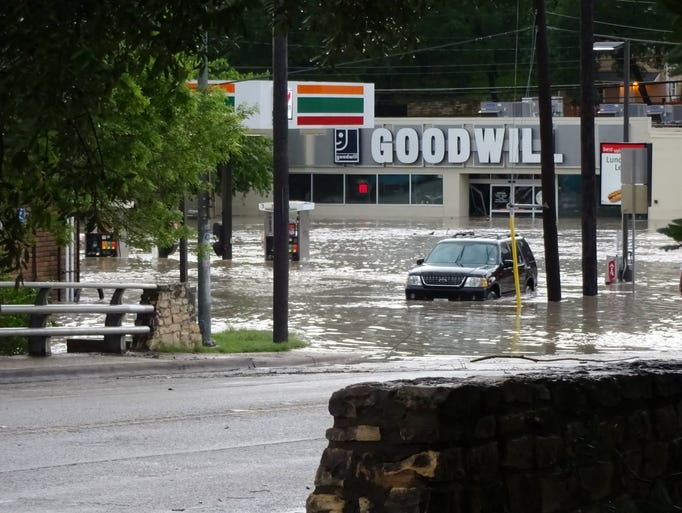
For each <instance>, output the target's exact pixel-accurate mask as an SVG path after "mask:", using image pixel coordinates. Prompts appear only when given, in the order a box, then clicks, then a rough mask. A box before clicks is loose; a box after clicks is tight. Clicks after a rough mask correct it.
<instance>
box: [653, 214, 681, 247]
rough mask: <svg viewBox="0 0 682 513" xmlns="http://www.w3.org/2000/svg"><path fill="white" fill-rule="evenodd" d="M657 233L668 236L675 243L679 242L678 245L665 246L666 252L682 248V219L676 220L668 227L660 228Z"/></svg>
mask: <svg viewBox="0 0 682 513" xmlns="http://www.w3.org/2000/svg"><path fill="white" fill-rule="evenodd" d="M656 231H657V232H658V233H662V234H663V235H667V236H668V237H670V238H671V239H673V240H674V241H675V242H677V244H670V245H666V246H663V249H665V250H666V251H669V250H671V249H679V248H680V247H682V219H674V220H673V221H672V222H671V223H669V224H668V226H665V227H663V228H659V229H658V230H656Z"/></svg>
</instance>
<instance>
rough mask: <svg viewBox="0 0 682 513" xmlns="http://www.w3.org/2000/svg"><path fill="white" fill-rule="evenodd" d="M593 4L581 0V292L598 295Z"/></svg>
mask: <svg viewBox="0 0 682 513" xmlns="http://www.w3.org/2000/svg"><path fill="white" fill-rule="evenodd" d="M593 16H594V6H593V3H592V0H581V2H580V111H581V114H580V148H581V152H580V160H581V170H582V171H581V181H582V208H581V212H582V217H581V225H582V243H583V252H582V269H583V295H584V296H596V295H597V275H598V271H597V193H596V184H597V177H596V174H595V163H594V159H595V145H594V71H593V68H594V56H593V47H594V24H593V21H592V18H593Z"/></svg>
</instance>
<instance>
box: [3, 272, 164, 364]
mask: <svg viewBox="0 0 682 513" xmlns="http://www.w3.org/2000/svg"><path fill="white" fill-rule="evenodd" d="M15 286H16V284H15V283H14V282H0V287H2V288H10V287H15ZM20 286H21V287H29V288H35V289H38V294H37V297H36V301H35V304H32V305H30V304H22V305H9V304H6V305H2V304H0V315H17V314H25V315H29V316H30V317H29V323H28V324H29V325H28V326H26V327H11V328H3V327H0V336H4V337H8V336H22V337H27V339H28V352H29V354H30V355H33V356H47V355H49V354H51V349H50V337H74V336H92V335H99V336H103V337H104V339H103V340H102V339H99V340H93V341H92V342H93V343H88V342H85V343H84V342H83V341H80V343H79V341H77V340H75V341H73V342H74V346H79V347H87V348H92V347H97V350H99V351H101V352H110V353H123V352H125V351H126V336H127V335H143V334H147V333H150V332H151V327H150V326H149V325H124V324H123V319H124V318H125V316H126V315H127V314H137V315H140V314H142V315H148V314H152V313H154V306H153V305H143V304H123V294H124V292H125V291H126V290H129V289H138V290H149V289H156V288H157V285H156V284H153V283H92V282H24V283H22V284H21V285H20ZM58 289H73V290H75V291H76V297H77V298H80V291H81V290H82V289H97V291H98V294H99V297H100V298H102V297H103V296H104V294H103V291H104V290H106V289H113V290H114V292H113V293H112V296H111V300H110V302H109V303H108V304H106V303H49V304H48V300H49V297H50V293H51V292H52V291H53V290H58ZM55 314H66V315H80V314H105V315H106V317H105V319H104V326H75V327H68V326H48V320H49V319H50V317H51V316H52V315H55ZM69 342H70V341H69V340H68V339H67V350H68V349H69Z"/></svg>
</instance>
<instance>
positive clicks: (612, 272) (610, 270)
mask: <svg viewBox="0 0 682 513" xmlns="http://www.w3.org/2000/svg"><path fill="white" fill-rule="evenodd" d="M615 280H616V261H615V260H609V261H608V263H607V267H606V283H613V282H614V281H615Z"/></svg>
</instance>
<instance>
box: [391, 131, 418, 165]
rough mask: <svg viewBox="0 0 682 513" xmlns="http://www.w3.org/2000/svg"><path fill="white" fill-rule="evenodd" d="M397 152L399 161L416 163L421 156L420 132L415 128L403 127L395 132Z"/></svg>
mask: <svg viewBox="0 0 682 513" xmlns="http://www.w3.org/2000/svg"><path fill="white" fill-rule="evenodd" d="M395 154H396V156H397V157H398V162H401V163H403V164H414V163H415V162H416V161H417V159H418V158H419V134H417V131H416V130H415V129H414V128H401V129H400V130H398V133H397V134H395Z"/></svg>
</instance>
